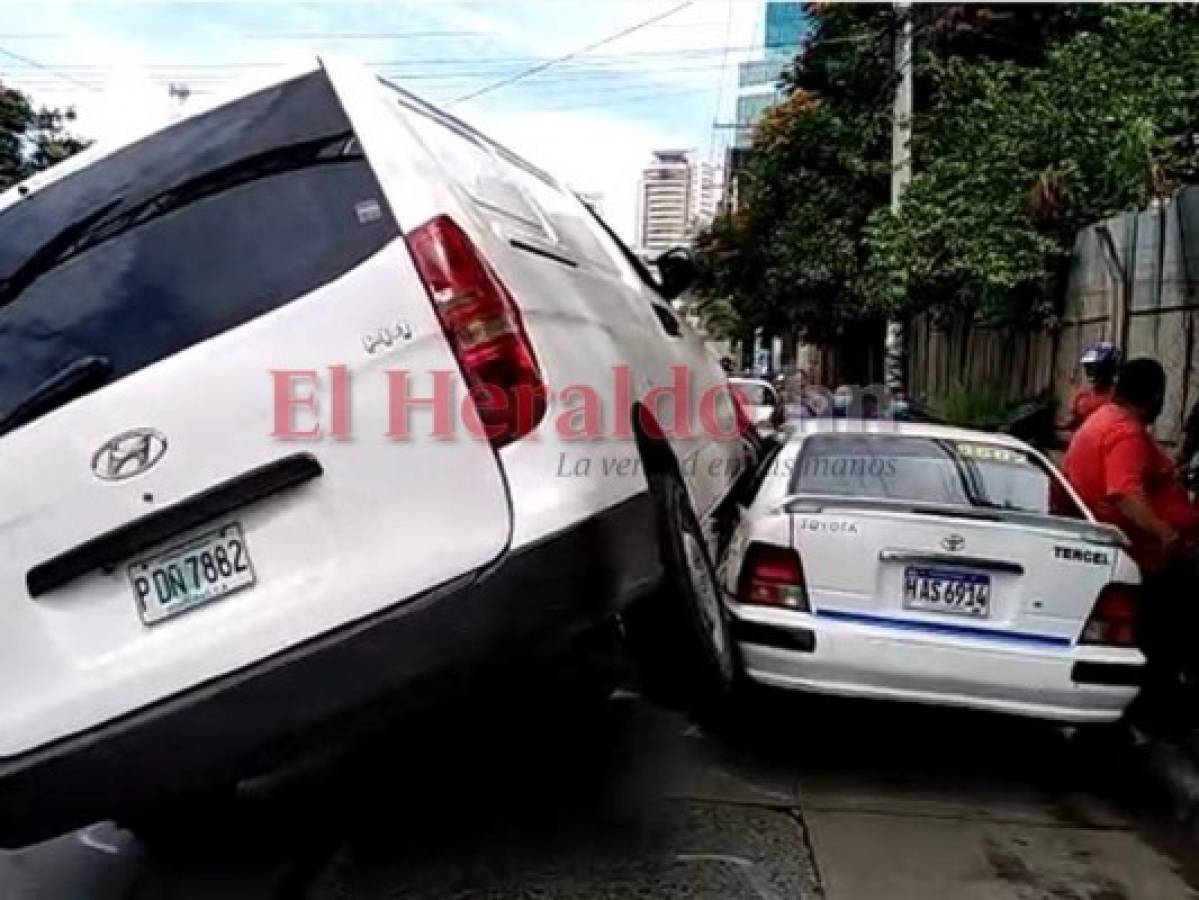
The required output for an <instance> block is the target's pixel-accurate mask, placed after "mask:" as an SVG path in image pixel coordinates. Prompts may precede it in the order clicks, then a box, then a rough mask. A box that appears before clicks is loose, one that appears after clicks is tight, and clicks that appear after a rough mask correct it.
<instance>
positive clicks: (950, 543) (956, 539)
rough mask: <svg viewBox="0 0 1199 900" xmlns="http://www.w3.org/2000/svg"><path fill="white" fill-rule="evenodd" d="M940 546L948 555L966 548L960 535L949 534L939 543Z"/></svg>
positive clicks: (964, 541) (964, 540)
mask: <svg viewBox="0 0 1199 900" xmlns="http://www.w3.org/2000/svg"><path fill="white" fill-rule="evenodd" d="M941 546H942V547H944V548H945V549H946V550H948V551H949V552H950V553H957V552H958V551H959V550H961V549H962V548H963V547H965V546H966V539H965V538H964V537H962V536H961V535H960V534H951V535H949V536H948V537H946V538H945V539H944V540H942V541H941Z"/></svg>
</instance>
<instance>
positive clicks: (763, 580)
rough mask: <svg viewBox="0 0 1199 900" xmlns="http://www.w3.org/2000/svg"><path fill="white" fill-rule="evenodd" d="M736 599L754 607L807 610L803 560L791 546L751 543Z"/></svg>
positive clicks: (742, 567)
mask: <svg viewBox="0 0 1199 900" xmlns="http://www.w3.org/2000/svg"><path fill="white" fill-rule="evenodd" d="M737 599H738V600H739V601H740V602H741V603H747V604H751V605H753V606H777V607H781V608H783V609H792V610H798V611H800V612H808V589H807V583H806V580H805V578H804V570H803V562H802V561H801V560H800V558H799V554H798V553H796V552H795V550H793V549H792V548H790V547H777V546H775V545H773V544H758V543H754V544H750V545H749V549H748V550H747V551H746V552H745V562H744V563H743V564H742V566H741V580H740V584H739V585H738V589H737Z"/></svg>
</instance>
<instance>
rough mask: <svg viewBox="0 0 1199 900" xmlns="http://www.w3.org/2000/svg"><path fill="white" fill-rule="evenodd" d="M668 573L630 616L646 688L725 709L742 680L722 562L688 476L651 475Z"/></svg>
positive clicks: (628, 626)
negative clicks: (687, 485) (713, 556)
mask: <svg viewBox="0 0 1199 900" xmlns="http://www.w3.org/2000/svg"><path fill="white" fill-rule="evenodd" d="M650 489H651V492H652V493H653V495H654V499H655V501H656V502H657V506H658V529H659V546H660V547H661V552H662V562H663V565H664V567H665V570H666V572H665V577H664V579H663V582H662V585H661V586H660V587H659V588H658V590H657V591H655V592H654V593H653V594H651V595H650V596H648V597H646V598H645V599H644V600H642V601H641V602H640V603H638V604H636V605H635V606H634V607H633V608H632V609H630V610H629V611H628V612H627V613H626V614H625V617H624V623H625V631H626V635H627V637H628V641H629V645H630V647H631V649H632V652H633V655H634V657H635V659H636V661H637V663H638V668H639V669H640V672H641V676H642V682H643V684H644V686H645V688H646V690H647V692H648V693H649V694H650V695H652V696H654V697H656V698H657V699H661V700H664V701H666V702H668V703H671V704H673V705H681V706H686V707H689V708H692V709H694V710H696V711H701V712H711V711H714V710H716V709H718V708H719V707H720V706H721V705H722V704H723V703H724V701H726V700H727V699H728V697H729V695H730V694H731V693H732V690H733V687H734V685H735V684H736V681H737V671H738V661H737V656H736V648H735V645H734V644H733V640H732V635H731V634H730V632H729V627H728V617H727V614H726V613H725V610H724V603H723V602H722V600H721V594H720V586H719V582H718V581H717V578H716V572H715V569H714V568H713V566H712V562H711V560H710V559H709V558H708V551H707V546H706V542H705V540H704V534H703V531H702V529H701V528H700V525H699V521H698V520H697V519H696V517H695V513H694V511H693V510H692V508H691V501H690V498H689V497H688V496H687V492H686V490H685V489H684V487H683V484H682V482H681V481H680V480H679V479H678V477H677V476H674V475H661V476H651V480H650Z"/></svg>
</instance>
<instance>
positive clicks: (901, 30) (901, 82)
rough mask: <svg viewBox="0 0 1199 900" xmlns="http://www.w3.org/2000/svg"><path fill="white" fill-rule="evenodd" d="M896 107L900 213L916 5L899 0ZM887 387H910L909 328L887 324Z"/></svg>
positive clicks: (907, 176) (894, 196)
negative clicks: (913, 10)
mask: <svg viewBox="0 0 1199 900" xmlns="http://www.w3.org/2000/svg"><path fill="white" fill-rule="evenodd" d="M895 19H896V26H897V27H896V30H895V108H894V111H893V114H892V124H891V129H892V130H891V211H892V212H898V211H899V204H900V201H901V200H902V198H903V191H904V188H906V187H907V186H908V182H909V181H911V180H912V4H911V0H895ZM883 356H884V364H883V365H884V372H885V379H886V385H887V388H888V390H890V391H891V393H892V394H896V393H899V392H905V391H906V388H907V358H906V357H907V328H906V326H905V324H904V323H903V322H901V321H900V320H898V319H889V320H888V321H887V335H886V344H885V347H884V351H883Z"/></svg>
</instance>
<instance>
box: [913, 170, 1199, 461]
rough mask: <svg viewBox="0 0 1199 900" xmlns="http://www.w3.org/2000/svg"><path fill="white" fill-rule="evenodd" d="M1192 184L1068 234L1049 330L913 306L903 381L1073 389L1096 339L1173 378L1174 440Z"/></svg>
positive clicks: (1186, 340) (1196, 275) (1184, 388)
mask: <svg viewBox="0 0 1199 900" xmlns="http://www.w3.org/2000/svg"><path fill="white" fill-rule="evenodd" d="M1197 327H1199V185H1193V186H1190V187H1187V188H1183V189H1182V190H1181V191H1179V192H1178V193H1177V194H1175V196H1174V198H1173V199H1172V201H1171V202H1169V203H1166V204H1163V205H1161V206H1160V207H1156V208H1153V209H1149V210H1144V211H1141V212H1138V213H1132V212H1130V213H1125V214H1122V215H1119V216H1115V217H1113V218H1111V219H1108V220H1107V221H1105V222H1102V223H1100V224H1098V225H1095V226H1092V227H1090V228H1087V229H1085V230H1084V231H1082V232H1081V233H1080V234H1079V235H1078V238H1077V240H1076V242H1075V247H1074V255H1073V258H1072V260H1071V271H1070V279H1069V285H1068V288H1067V293H1066V302H1065V307H1064V312H1063V318H1062V322H1061V327H1060V328H1059V329H1057V330H1056V331H1055V332H1051V331H1048V330H1044V331H1038V332H1026V331H1016V330H1011V329H991V328H982V327H978V326H974V327H969V328H966V327H961V326H959V327H957V328H952V329H946V330H942V329H937V328H934V327H933V326H932V323H931V321H930V320H929V317H928V316H926V315H920V316H917V317H915V318H914V319H913V320H912V323H911V326H910V329H909V353H910V356H909V359H910V361H911V366H910V379H911V384H910V389H911V393H912V395H913V396H914V397H917V398H921V399H928V398H931V397H935V396H937V395H938V394H941V393H943V392H944V391H945V390H946V389H947V388H948V387H950V386H951V385H952V384H953V383H954V382H955V381H965V382H967V383H977V382H982V381H993V382H998V383H999V384H1000V385H1002V387H1003V388H1004V391H1005V392H1006V394H1007V396H1008V398H1009V399H1010V400H1012V401H1013V402H1015V401H1018V400H1025V399H1029V398H1032V397H1036V396H1038V395H1040V394H1042V393H1043V392H1045V391H1046V390H1050V389H1052V391H1053V392H1054V393H1055V394H1056V395H1057V397H1058V398H1059V399H1060V400H1062V401H1063V402H1064V401H1065V400H1066V399H1067V398H1069V397H1070V396H1072V394H1073V393H1074V391H1075V390H1077V388H1078V378H1079V372H1078V371H1077V369H1078V358H1079V356H1081V355H1082V351H1083V349H1084V348H1085V347H1086V346H1087V345H1088V344H1091V343H1093V342H1094V341H1098V340H1112V341H1116V342H1117V343H1119V344H1120V345H1121V346H1122V347H1123V348H1124V349H1125V352H1126V353H1127V354H1128V355H1129V356H1133V357H1135V356H1152V357H1154V358H1156V359H1158V360H1160V361H1161V363H1162V365H1163V366H1165V368H1166V372H1167V373H1168V374H1169V378H1170V388H1169V394H1168V395H1167V397H1166V408H1165V410H1164V411H1163V413H1162V418H1161V420H1160V421H1159V423H1158V426H1157V436H1158V438H1159V439H1160V440H1163V441H1166V442H1169V443H1173V442H1174V441H1176V440H1177V438H1178V434H1179V431H1180V430H1181V427H1182V422H1183V420H1184V418H1185V416H1186V413H1187V411H1188V410H1189V409H1190V407H1191V405H1192V404H1193V403H1194V402H1195V401H1196V400H1199V346H1197V344H1199V341H1197V340H1196V338H1197V336H1199V335H1197V334H1196V331H1197Z"/></svg>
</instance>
